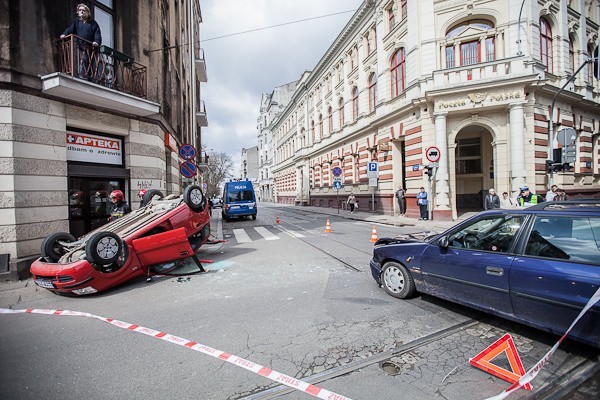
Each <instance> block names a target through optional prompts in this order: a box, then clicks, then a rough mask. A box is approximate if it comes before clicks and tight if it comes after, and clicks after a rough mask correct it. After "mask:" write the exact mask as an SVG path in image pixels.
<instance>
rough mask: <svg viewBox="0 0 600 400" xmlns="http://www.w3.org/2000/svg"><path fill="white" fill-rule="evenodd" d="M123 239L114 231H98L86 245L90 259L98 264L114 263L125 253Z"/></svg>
mask: <svg viewBox="0 0 600 400" xmlns="http://www.w3.org/2000/svg"><path fill="white" fill-rule="evenodd" d="M123 247H124V244H123V240H121V238H120V237H119V235H117V234H116V233H113V232H98V233H96V234H94V235H93V236H92V237H91V238H90V239H89V240H88V242H87V243H86V245H85V254H86V255H87V258H88V261H90V262H92V263H94V264H98V265H108V264H112V263H114V262H115V261H117V260H118V259H119V257H120V256H121V254H122V253H123Z"/></svg>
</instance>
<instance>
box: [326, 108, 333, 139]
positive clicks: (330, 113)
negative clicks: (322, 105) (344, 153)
mask: <svg viewBox="0 0 600 400" xmlns="http://www.w3.org/2000/svg"><path fill="white" fill-rule="evenodd" d="M332 116H333V109H332V108H331V106H330V107H329V108H328V109H327V130H328V131H329V134H330V135H331V132H333V118H332Z"/></svg>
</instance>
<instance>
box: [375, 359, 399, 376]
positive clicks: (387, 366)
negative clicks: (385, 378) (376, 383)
mask: <svg viewBox="0 0 600 400" xmlns="http://www.w3.org/2000/svg"><path fill="white" fill-rule="evenodd" d="M379 368H381V369H382V370H383V372H385V373H386V374H388V375H398V374H399V373H400V367H399V366H398V365H396V364H394V363H393V362H391V361H382V362H380V363H379Z"/></svg>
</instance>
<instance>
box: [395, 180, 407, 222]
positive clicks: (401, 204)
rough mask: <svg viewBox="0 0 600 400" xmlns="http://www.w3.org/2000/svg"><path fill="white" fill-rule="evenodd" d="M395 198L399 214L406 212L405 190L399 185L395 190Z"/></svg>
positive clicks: (402, 214)
mask: <svg viewBox="0 0 600 400" xmlns="http://www.w3.org/2000/svg"><path fill="white" fill-rule="evenodd" d="M396 200H397V201H398V209H399V210H400V215H401V216H404V214H406V190H404V188H402V186H399V187H398V190H396Z"/></svg>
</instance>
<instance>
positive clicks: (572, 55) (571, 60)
mask: <svg viewBox="0 0 600 400" xmlns="http://www.w3.org/2000/svg"><path fill="white" fill-rule="evenodd" d="M569 65H570V66H571V75H572V74H574V73H575V48H574V47H573V37H570V38H569Z"/></svg>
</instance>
